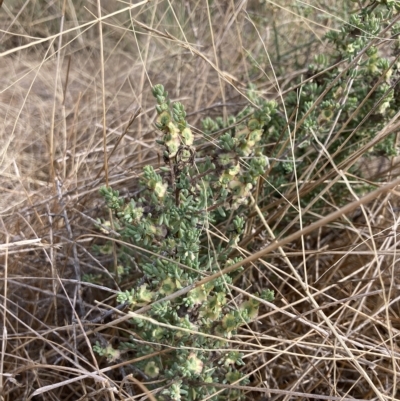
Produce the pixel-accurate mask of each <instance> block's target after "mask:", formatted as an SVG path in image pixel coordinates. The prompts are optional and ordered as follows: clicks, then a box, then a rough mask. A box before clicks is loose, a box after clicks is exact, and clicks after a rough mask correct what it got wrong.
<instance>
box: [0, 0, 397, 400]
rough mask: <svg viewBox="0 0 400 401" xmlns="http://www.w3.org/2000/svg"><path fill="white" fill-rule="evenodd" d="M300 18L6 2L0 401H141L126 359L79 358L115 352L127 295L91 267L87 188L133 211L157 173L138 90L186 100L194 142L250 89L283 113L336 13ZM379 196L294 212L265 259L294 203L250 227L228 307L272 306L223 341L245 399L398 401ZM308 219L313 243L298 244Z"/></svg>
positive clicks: (388, 194)
mask: <svg viewBox="0 0 400 401" xmlns="http://www.w3.org/2000/svg"><path fill="white" fill-rule="evenodd" d="M310 3H311V4H312V6H313V7H314V8H311V7H307V6H305V3H303V2H300V1H294V0H292V1H289V0H285V1H276V2H275V3H274V2H272V1H267V2H266V4H265V5H261V3H260V2H259V1H256V0H254V1H248V2H245V1H236V0H232V1H224V0H216V1H213V2H211V1H210V2H209V6H207V2H206V1H201V0H200V1H188V2H180V1H177V0H169V1H158V0H153V1H146V0H144V1H141V2H139V1H136V2H135V3H132V4H130V3H129V2H114V1H111V0H110V1H106V0H103V1H101V2H100V0H99V3H98V2H97V1H95V0H93V1H89V2H86V1H83V0H81V1H78V0H77V1H72V0H66V1H51V0H46V1H35V0H27V1H19V0H15V1H13V2H11V1H7V0H5V2H4V3H3V5H2V11H1V13H2V14H1V17H0V24H1V29H2V30H3V31H1V32H0V36H1V39H0V43H1V48H0V49H1V50H0V51H1V53H0V56H1V61H2V62H1V63H0V77H1V78H0V82H1V88H2V90H1V93H0V116H1V121H2V125H1V131H0V135H1V148H0V149H1V152H0V188H1V191H2V197H1V198H0V213H1V214H0V217H1V225H0V227H1V234H2V242H3V244H1V245H0V254H1V278H2V280H1V283H2V284H1V302H0V303H1V305H2V308H1V314H0V319H1V330H2V332H1V333H0V335H1V336H2V340H3V341H2V349H1V354H0V388H1V393H0V394H1V399H2V400H5V401H6V400H7V401H9V400H29V399H33V400H107V401H108V400H128V399H129V400H131V399H137V400H139V399H143V400H144V399H154V398H152V395H151V394H147V395H145V394H146V388H145V387H144V386H143V385H142V384H140V383H139V384H138V383H137V380H136V379H135V376H134V375H132V373H133V371H132V368H131V366H130V362H131V361H129V358H130V356H129V357H127V358H125V357H124V358H123V359H118V360H115V361H112V362H107V361H106V360H103V359H102V358H99V357H98V356H95V355H94V354H93V352H92V345H93V344H94V342H95V341H100V342H102V341H105V342H107V341H108V342H111V343H113V344H114V345H117V344H118V341H119V332H120V330H129V325H128V324H127V323H126V320H127V318H128V317H129V315H127V314H126V312H122V311H118V310H115V309H114V310H113V309H112V305H114V306H115V305H116V301H115V294H116V292H117V291H118V290H120V289H121V288H120V286H122V289H126V288H130V286H132V283H133V282H134V280H135V278H134V277H132V278H131V279H130V280H131V282H126V281H125V282H123V283H118V282H116V281H115V279H114V276H113V274H112V273H113V269H114V260H113V258H112V257H109V256H107V255H103V256H102V255H98V254H95V253H94V252H93V248H92V246H93V244H95V243H99V239H98V236H99V235H101V234H100V233H99V230H98V229H96V228H95V225H94V219H96V218H97V217H99V216H103V215H104V214H105V213H106V212H105V210H104V204H103V201H102V200H101V199H100V197H99V195H98V189H99V187H100V185H103V184H104V183H105V182H107V183H109V184H110V185H112V186H113V187H115V188H119V189H120V190H121V191H122V193H123V194H125V195H126V196H129V195H131V194H132V193H134V191H135V190H136V188H137V186H136V185H137V184H136V178H137V177H138V176H139V175H140V172H141V167H142V166H143V165H145V164H147V163H151V164H154V165H155V166H158V164H159V156H158V149H157V147H155V146H154V143H153V139H154V128H153V122H154V117H155V111H154V101H153V99H152V96H151V85H154V84H156V83H162V84H164V85H165V86H166V87H167V88H168V90H169V91H170V94H171V97H172V98H173V99H179V100H181V101H182V102H183V103H184V104H185V106H186V109H187V110H188V112H189V122H190V123H191V124H192V125H193V126H195V127H200V124H199V123H200V119H201V118H203V117H205V116H208V115H210V116H216V115H221V114H223V115H227V114H228V113H230V112H235V111H237V110H240V109H241V108H242V107H243V105H244V104H245V103H246V99H245V92H246V86H247V84H248V83H250V82H253V83H255V84H257V86H258V87H259V88H260V90H262V94H263V96H265V97H268V98H277V99H278V100H279V99H280V96H278V94H277V93H278V92H279V89H280V90H281V91H284V90H285V89H287V88H289V87H290V85H291V82H292V79H293V78H294V77H295V76H297V75H298V74H301V73H302V71H303V68H304V67H305V66H306V65H307V63H308V62H309V61H310V60H311V59H312V57H313V55H314V54H316V53H317V52H321V51H324V50H325V49H324V43H323V42H322V36H323V34H324V32H326V30H327V29H328V28H332V27H333V28H334V27H336V26H339V25H340V20H341V19H342V18H345V17H346V15H347V13H348V12H349V9H348V8H346V7H347V6H346V5H343V6H341V7H342V8H341V9H340V8H339V7H338V6H335V7H336V8H335V7H334V6H332V5H331V4H329V3H330V2H323V1H312V2H310ZM333 3H336V2H333ZM343 3H345V2H343ZM99 13H100V14H101V19H100V21H101V22H99V19H98V16H99ZM250 21H251V22H250ZM100 30H101V32H100ZM275 74H276V76H275ZM139 110H140V112H139ZM133 115H136V116H137V117H136V119H135V120H134V122H133V123H132V124H131V125H130V126H129V128H128V129H127V127H128V125H129V121H130V119H131V118H132V116H133ZM393 124H395V122H394V123H393ZM388 129H391V127H388ZM197 132H198V135H201V133H200V131H197ZM390 172H391V170H390V169H389V174H387V175H386V180H387V182H390V181H391V180H392V179H393V177H391V176H390ZM311 177H312V175H311ZM345 178H346V176H343V177H341V176H340V175H336V177H330V180H335V179H343V180H345ZM376 178H377V177H376V176H374V175H372V176H371V177H370V179H371V180H374V179H376ZM348 185H349V188H351V184H348ZM379 188H380V189H378V192H377V193H375V197H374V199H371V197H370V198H368V199H364V200H363V206H361V207H360V203H361V202H358V203H357V199H356V197H354V199H353V203H350V206H349V207H348V208H347V210H346V213H345V214H343V213H342V212H343V210H342V211H340V212H337V213H336V215H334V216H332V218H327V217H326V216H327V215H329V213H330V212H332V210H335V205H333V206H331V207H330V208H329V207H328V205H329V199H326V204H327V207H326V208H325V209H324V210H321V211H320V212H319V214H318V215H316V214H315V213H313V212H310V211H303V212H302V213H300V214H299V215H298V216H297V221H296V222H295V224H293V226H292V227H283V228H282V227H280V228H279V229H280V231H281V232H284V233H285V234H284V235H283V237H282V238H279V241H278V243H276V242H274V241H272V238H271V236H272V235H273V232H274V230H275V229H276V227H278V226H279V222H280V221H281V217H280V214H279V213H277V212H276V210H281V211H282V210H285V207H286V199H289V200H292V201H294V202H295V204H297V201H296V198H295V197H296V190H295V189H296V188H295V187H293V188H291V189H287V190H286V189H285V191H286V192H285V193H284V194H285V196H286V198H283V199H282V200H280V204H274V205H273V207H271V208H270V210H269V211H265V210H264V212H265V213H264V216H267V221H265V220H263V217H262V213H261V212H260V214H261V217H259V216H258V215H257V214H256V215H255V216H254V221H253V222H254V227H253V228H252V229H251V230H250V232H249V237H248V239H247V243H248V241H253V242H256V243H257V241H258V242H259V248H260V251H259V252H258V253H257V254H255V255H246V256H248V259H247V262H248V263H247V264H246V266H247V267H246V270H245V272H244V273H243V274H242V276H241V279H240V280H238V281H237V282H236V283H235V288H236V290H234V291H237V294H238V295H240V293H241V291H243V290H244V289H245V290H246V291H248V292H249V293H254V291H256V290H260V288H262V287H270V288H274V289H275V292H276V301H275V302H274V304H272V305H269V304H266V305H265V307H263V309H262V313H261V314H260V316H259V318H258V320H257V322H255V323H254V324H252V325H251V326H249V327H247V328H246V329H244V330H243V331H242V332H241V333H240V335H239V336H237V338H235V340H237V341H239V342H240V344H239V345H238V344H236V345H237V346H240V348H241V349H242V350H243V352H245V353H246V357H245V361H246V366H245V367H244V370H245V372H247V373H248V374H249V377H250V379H251V384H250V385H249V387H248V388H246V389H245V391H246V394H247V396H246V397H247V399H249V400H261V399H263V400H266V399H270V400H294V399H297V400H303V399H317V400H346V399H365V400H373V399H379V400H389V399H399V398H400V390H399V377H398V374H399V358H400V346H399V339H398V337H397V336H398V334H399V330H400V307H399V305H400V291H399V289H400V279H399V277H400V274H399V267H398V266H399V257H398V255H397V248H398V241H399V240H398V238H397V234H398V224H399V218H398V196H399V193H398V192H396V190H395V189H393V185H392V188H385V187H384V186H382V187H379ZM367 201H368V202H367ZM266 212H268V213H266ZM303 220H307V221H314V225H313V226H312V230H311V229H308V230H307V229H305V230H304V231H302V221H303ZM245 245H246V241H244V242H243V244H242V246H243V252H244V254H246V249H245ZM250 262H251V263H250ZM85 274H102V277H103V282H102V284H101V285H100V284H91V283H87V282H83V281H82V277H83V276H84V275H85ZM133 358H134V355H132V356H131V359H132V360H133ZM221 386H222V385H221ZM134 394H136V396H135V395H134ZM140 394H141V395H140ZM146 397H147V398H146ZM263 397H264V398H263Z"/></svg>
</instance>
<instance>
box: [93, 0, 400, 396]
mask: <svg viewBox="0 0 400 401" xmlns="http://www.w3.org/2000/svg"><path fill="white" fill-rule="evenodd" d="M381 3H382V5H380V6H379V7H375V8H374V7H371V8H368V7H367V8H365V9H364V10H365V11H363V12H362V13H361V14H360V15H357V16H356V15H354V16H352V17H351V21H350V23H349V24H346V25H345V26H344V27H343V28H342V31H341V32H330V33H328V34H327V39H328V42H329V43H331V44H332V45H333V46H334V49H335V51H334V52H333V53H332V54H330V55H318V56H316V57H315V62H314V64H313V65H311V66H309V69H308V73H307V74H306V76H305V77H303V78H302V80H300V81H299V82H298V87H297V90H292V91H291V92H290V93H289V94H288V95H287V96H286V98H285V104H284V106H283V105H282V106H279V105H278V103H277V102H275V101H271V100H269V101H267V100H265V99H263V98H262V97H261V96H259V95H258V94H257V91H256V89H255V88H254V87H251V88H250V90H249V93H248V97H249V99H250V100H251V104H250V105H249V106H248V107H246V108H245V109H244V110H242V111H241V112H240V113H239V114H237V115H236V116H232V117H229V118H228V120H227V121H223V119H222V118H217V119H215V120H213V119H211V118H206V119H205V120H203V131H204V137H205V139H203V140H202V141H198V142H197V143H196V146H195V145H194V143H195V140H194V139H195V137H194V134H193V132H192V130H191V128H190V127H189V126H188V124H187V121H186V113H185V110H184V107H183V105H182V104H181V103H179V102H176V103H174V104H172V105H171V104H170V102H169V100H168V94H167V92H166V91H165V89H164V87H163V86H162V85H156V86H155V87H154V88H153V95H154V96H155V98H156V100H157V106H156V109H157V114H158V117H157V122H156V127H157V128H158V130H159V131H160V132H161V136H160V138H159V139H158V140H157V142H158V143H159V145H160V146H162V148H163V159H164V162H165V166H162V167H160V169H159V170H160V171H159V172H157V171H156V170H155V169H154V167H152V166H150V165H149V166H146V167H145V168H144V170H143V175H142V177H141V179H140V187H141V188H140V191H139V195H138V196H137V197H135V198H134V199H130V200H129V201H128V202H126V201H125V200H124V199H122V198H121V197H120V196H119V193H118V191H116V190H113V189H112V188H106V187H103V188H102V189H101V194H102V195H103V196H104V197H105V199H106V202H107V206H108V208H109V209H111V210H112V211H113V213H114V218H115V227H116V230H117V231H118V233H119V234H121V236H122V238H123V239H124V240H125V241H127V242H133V243H134V244H135V245H137V246H139V247H140V248H141V251H135V253H134V255H133V256H134V258H135V260H136V262H137V265H138V266H140V269H141V271H142V273H143V277H142V279H141V280H138V281H137V284H136V286H134V288H132V289H130V290H128V291H125V292H123V293H121V294H119V296H118V301H119V302H121V303H122V302H127V303H128V304H129V305H130V307H131V308H132V310H133V311H134V310H137V309H138V308H140V307H142V306H147V305H151V308H150V309H149V310H148V312H147V313H146V314H145V315H136V317H135V318H134V319H132V335H131V336H130V337H129V338H126V341H125V342H124V343H123V348H125V349H130V350H134V351H135V355H136V356H137V357H143V358H141V361H140V362H138V363H137V364H136V365H135V367H136V369H137V371H138V372H140V375H141V376H142V378H144V379H145V381H146V382H147V385H148V387H149V388H150V389H151V390H155V393H157V398H158V399H159V400H171V399H172V400H180V399H185V400H199V399H202V398H204V397H208V396H210V397H211V398H210V399H213V400H238V399H241V398H242V397H243V396H242V394H241V393H240V392H239V391H238V390H236V389H229V390H228V389H225V390H219V391H218V390H217V388H216V387H213V383H226V384H232V383H235V384H242V385H243V384H246V383H247V382H248V378H247V377H246V375H245V374H244V373H243V372H242V371H241V370H239V368H240V366H241V365H242V364H243V360H242V354H241V353H240V352H239V350H232V348H233V347H232V344H231V342H230V340H231V339H232V337H233V336H234V335H235V334H236V333H237V330H238V329H239V328H240V327H241V326H243V325H246V324H248V323H250V322H251V321H253V320H254V319H256V318H257V315H258V308H259V301H258V300H257V299H259V298H260V297H262V298H265V299H268V300H272V299H273V292H272V291H269V290H267V289H265V291H264V292H263V293H262V294H253V295H254V296H252V295H250V294H249V297H248V298H247V299H238V298H236V297H235V295H234V294H232V292H231V287H230V284H232V282H233V280H234V279H235V275H237V274H238V273H239V272H238V271H236V272H234V273H232V274H230V275H224V276H221V277H219V278H218V279H215V280H213V281H209V282H207V283H206V284H204V285H202V286H200V287H197V288H195V289H193V290H191V291H190V292H188V293H186V294H185V295H182V296H179V297H171V298H168V296H169V295H171V294H174V293H175V292H177V291H178V290H180V289H182V288H184V287H187V286H189V285H191V284H193V283H196V282H198V281H199V280H200V279H202V278H203V277H205V276H207V275H212V274H213V273H216V272H218V271H220V270H222V269H224V268H225V267H227V266H229V265H231V264H233V263H236V262H237V261H238V260H240V256H237V255H238V252H237V245H238V243H239V241H240V240H241V239H242V238H243V235H244V230H245V224H246V221H247V220H248V219H249V218H250V217H252V216H253V214H252V213H253V210H254V208H253V206H254V205H253V204H252V202H253V199H254V198H253V197H252V195H253V194H254V193H257V197H258V199H259V200H258V205H259V206H260V207H263V206H264V207H265V206H266V207H268V204H270V203H271V202H272V201H273V200H274V199H280V198H281V197H282V195H281V193H280V192H279V188H280V187H282V185H283V184H285V185H290V184H292V183H293V182H294V181H295V180H296V179H301V180H303V181H304V182H305V184H304V185H308V182H309V179H310V175H311V171H312V173H313V174H314V175H313V180H314V181H316V183H314V184H312V185H308V186H307V190H306V191H304V194H305V195H304V196H303V197H302V198H301V200H300V202H301V204H302V205H308V202H309V201H310V199H311V198H313V197H314V196H315V193H316V191H319V190H320V189H321V187H320V186H319V185H320V184H321V183H322V182H323V181H324V180H325V179H326V178H327V177H329V175H330V174H331V172H332V171H335V168H336V166H341V163H344V164H343V166H344V167H346V168H348V167H351V164H349V165H346V161H347V160H348V158H349V156H350V155H351V154H352V153H355V152H356V151H357V150H359V149H363V147H365V145H366V144H367V143H369V142H370V141H371V140H372V139H373V138H374V136H375V135H376V133H377V132H378V131H379V130H380V129H381V128H383V127H384V126H385V124H387V122H388V121H389V120H390V119H391V118H392V117H393V116H394V115H395V113H396V112H397V109H398V106H399V94H398V89H397V87H396V83H397V80H398V63H397V58H396V59H392V58H391V56H390V55H387V54H386V55H385V54H381V53H380V51H379V50H380V48H379V44H380V42H379V40H378V39H377V36H378V35H391V37H392V39H394V42H393V43H394V45H393V46H394V48H395V50H396V51H397V50H398V47H399V45H398V33H399V32H400V28H399V25H398V24H396V25H393V24H392V25H390V17H391V16H392V15H393V13H395V12H396V9H395V7H396V6H395V5H394V4H392V3H390V2H381ZM393 135H394V134H392V135H391V136H387V137H386V138H384V139H383V140H382V141H380V142H378V143H376V144H375V145H374V146H370V147H369V149H368V151H369V154H370V155H371V154H385V155H394V154H395V153H396V147H395V141H394V138H393ZM271 144H273V146H271V147H268V145H271ZM326 153H328V154H329V155H330V156H329V158H327V157H326ZM268 157H269V158H270V159H271V160H278V162H274V163H271V166H270V164H269V160H270V159H269V158H268ZM282 158H283V159H286V160H284V161H282ZM327 160H328V161H327ZM332 164H333V165H334V166H332ZM310 166H312V170H311V169H310ZM266 172H268V177H267V178H268V182H269V184H268V185H266V184H264V183H263V178H264V177H265V176H266ZM359 189H360V190H363V189H364V188H363V187H361V186H360V188H359ZM330 194H331V196H332V198H333V199H334V200H335V202H336V204H340V203H342V202H345V201H346V196H347V195H346V192H345V187H344V186H342V184H336V185H335V186H333V187H332V189H331V192H330ZM284 218H285V217H284ZM217 224H218V225H219V226H220V227H222V228H223V230H222V232H223V234H221V236H220V237H219V238H217V237H216V236H215V235H213V234H212V233H211V232H210V231H209V228H210V227H211V225H217ZM207 233H208V235H206V234H207ZM248 247H249V249H250V250H251V249H252V246H251V245H249V246H248ZM124 252H127V250H126V248H121V252H120V254H119V258H120V259H121V260H123V259H124V256H123V253H124ZM164 298H166V299H165V300H164V301H160V300H161V299H164ZM235 348H237V347H235ZM96 351H97V352H98V353H100V354H103V355H112V352H111V351H110V350H102V349H101V347H99V345H98V344H97V345H96ZM205 384H206V385H205Z"/></svg>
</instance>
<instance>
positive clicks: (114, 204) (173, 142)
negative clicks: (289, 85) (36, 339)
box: [96, 85, 277, 401]
mask: <svg viewBox="0 0 400 401" xmlns="http://www.w3.org/2000/svg"><path fill="white" fill-rule="evenodd" d="M153 94H154V96H155V98H156V100H157V106H156V109H157V113H158V118H157V122H156V126H157V128H158V129H159V130H160V132H161V137H160V139H159V140H158V141H157V142H158V143H159V144H161V145H162V146H163V148H164V153H163V156H164V161H165V163H166V167H165V168H163V169H160V170H161V174H159V173H157V172H156V171H155V170H154V168H153V167H152V166H146V167H145V168H144V170H143V175H142V178H141V179H140V186H141V189H142V190H141V191H140V196H139V197H137V198H135V199H131V200H129V201H127V202H125V201H124V200H123V199H121V198H120V197H119V194H118V191H115V190H113V189H111V188H106V187H103V188H102V189H101V194H102V195H103V196H104V198H105V200H106V202H107V206H108V207H109V208H110V209H111V210H112V211H113V212H114V216H115V227H116V228H117V230H118V232H119V234H121V236H122V238H123V240H124V241H128V242H129V241H132V242H134V243H135V245H138V246H140V247H141V248H142V249H143V252H142V253H138V254H137V255H136V258H137V259H138V261H139V260H140V262H138V265H139V266H140V268H141V270H142V273H143V275H144V276H143V280H140V282H138V284H137V285H136V286H135V287H134V288H131V289H130V290H127V291H125V292H123V293H120V294H119V295H118V302H120V303H125V302H127V303H129V305H130V307H131V308H132V310H136V309H138V308H140V307H142V306H146V305H151V308H150V311H149V312H148V313H147V318H146V319H141V318H140V316H138V317H137V318H135V319H134V320H133V322H132V331H133V332H134V333H136V335H137V338H140V339H141V342H137V341H136V340H137V338H136V336H135V338H133V337H132V338H130V339H129V338H127V341H126V342H125V344H124V347H127V348H129V349H134V350H135V351H136V353H137V355H138V356H143V355H144V356H145V355H149V357H148V359H144V360H143V361H141V362H139V363H138V364H137V366H136V367H137V368H138V369H140V370H141V371H142V373H143V374H144V375H145V377H148V378H149V381H151V380H153V379H157V380H161V383H162V386H163V387H165V384H166V383H169V384H168V386H167V389H164V390H163V391H162V392H161V393H159V394H158V395H157V397H158V399H159V400H169V399H174V400H179V399H185V400H189V401H190V400H199V399H202V398H204V397H207V396H210V395H212V394H213V393H215V391H216V390H215V389H214V388H213V387H212V385H211V384H212V383H214V382H215V383H233V382H240V383H242V384H245V383H247V379H246V378H243V375H242V373H240V372H239V371H238V370H236V369H237V368H238V367H239V366H240V365H242V364H243V361H242V360H241V354H240V353H239V352H236V353H232V352H227V353H224V352H223V350H224V348H227V347H229V342H227V341H226V340H227V339H229V338H231V337H232V336H233V335H235V333H236V332H237V330H238V329H239V328H240V326H242V325H244V324H246V323H249V322H251V321H252V320H254V319H256V318H257V315H258V307H259V303H258V302H257V301H255V300H253V299H248V300H246V299H243V300H242V301H241V302H236V303H235V304H236V306H233V305H235V304H232V305H230V304H229V301H230V300H231V299H232V296H231V294H230V291H229V289H228V287H227V286H226V284H230V283H232V277H231V276H228V275H225V276H224V277H220V278H219V279H216V280H214V281H210V282H208V283H206V284H204V285H202V286H199V287H197V288H195V289H194V290H192V291H190V292H189V293H187V294H186V295H184V296H181V297H178V298H175V299H173V300H171V301H164V302H157V303H154V302H155V301H158V300H159V299H160V298H163V297H165V296H168V295H170V294H173V293H174V292H176V291H177V290H179V289H181V288H183V287H186V286H188V285H190V284H193V283H196V282H197V281H199V280H200V279H201V278H203V277H204V276H205V275H206V274H212V273H215V272H218V271H219V270H220V269H221V268H224V267H226V266H229V265H230V264H232V263H235V262H237V261H238V260H240V259H237V258H236V259H235V260H233V259H231V257H230V255H231V254H232V253H233V251H234V247H235V246H236V244H237V242H238V241H239V239H240V238H241V236H242V235H243V232H244V229H245V222H246V213H248V208H245V207H243V205H246V204H247V203H248V202H249V195H250V193H251V191H252V189H253V188H254V187H255V186H256V184H257V180H258V178H259V176H260V175H261V174H263V172H264V171H265V167H266V166H267V165H268V159H267V157H266V156H265V155H264V154H263V150H262V143H263V140H265V138H264V135H265V131H264V130H263V129H262V128H263V126H264V125H265V124H266V123H267V122H269V121H270V120H271V117H272V116H273V115H274V113H275V112H276V108H277V104H276V103H275V102H264V103H262V104H261V103H260V105H261V107H260V109H259V110H256V111H255V112H254V113H252V114H251V115H250V116H249V117H248V119H247V120H246V122H245V123H244V124H243V125H242V126H241V127H240V130H239V131H237V132H236V131H235V132H234V131H232V132H226V133H225V134H224V135H222V136H221V137H219V138H218V139H217V146H216V147H215V148H214V150H213V151H212V152H207V154H202V153H201V151H199V152H198V151H197V150H196V148H195V147H194V146H193V143H194V136H193V133H192V131H191V129H190V128H189V126H188V124H187V122H186V112H185V110H184V107H183V105H182V104H181V103H174V104H173V105H172V107H171V105H170V104H169V100H168V94H167V93H166V91H165V89H164V87H163V86H162V85H156V86H155V87H154V88H153ZM242 157H246V158H248V159H247V160H248V161H246V163H244V162H243V161H242V159H241V158H242ZM243 160H244V159H243ZM214 205H218V207H217V208H215V207H214ZM232 212H233V213H234V215H233V216H232V218H231V219H230V223H227V229H228V231H227V232H228V237H227V238H226V241H227V242H226V243H225V244H224V245H223V246H222V244H221V243H218V242H217V241H216V243H215V244H214V248H216V252H213V251H212V248H210V246H209V244H208V243H207V242H206V241H207V237H206V236H205V235H204V227H208V226H209V224H210V222H215V221H221V220H223V219H225V220H226V219H227V218H228V217H227V216H229V215H230V214H231V213H232ZM145 250H147V251H151V252H152V253H150V254H147V255H146V253H145V252H144V251H145ZM270 294H272V292H270ZM272 298H273V297H271V296H270V297H269V299H271V300H272ZM148 318H150V319H148ZM210 335H211V337H210ZM218 338H219V340H218ZM143 341H144V342H145V343H146V344H148V345H147V346H145V347H144V346H143ZM217 349H218V350H219V351H220V353H221V357H220V358H218V359H217V360H215V357H214V356H213V352H212V350H217ZM163 350H167V351H168V352H166V353H163V354H160V356H157V357H155V356H154V353H155V352H157V351H159V352H161V351H163ZM96 351H97V352H98V353H100V354H101V355H104V353H105V352H108V351H104V350H102V349H100V348H99V347H96ZM150 354H151V355H153V356H150ZM161 355H162V356H161ZM166 381H167V382H166ZM194 382H198V383H209V384H210V386H204V385H195V384H194ZM149 386H150V388H154V389H156V388H157V385H150V384H149ZM240 398H241V394H240V393H239V392H237V391H235V392H233V391H228V390H224V391H223V392H221V393H219V394H218V395H215V396H212V398H211V399H213V400H228V399H229V400H236V399H240Z"/></svg>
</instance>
